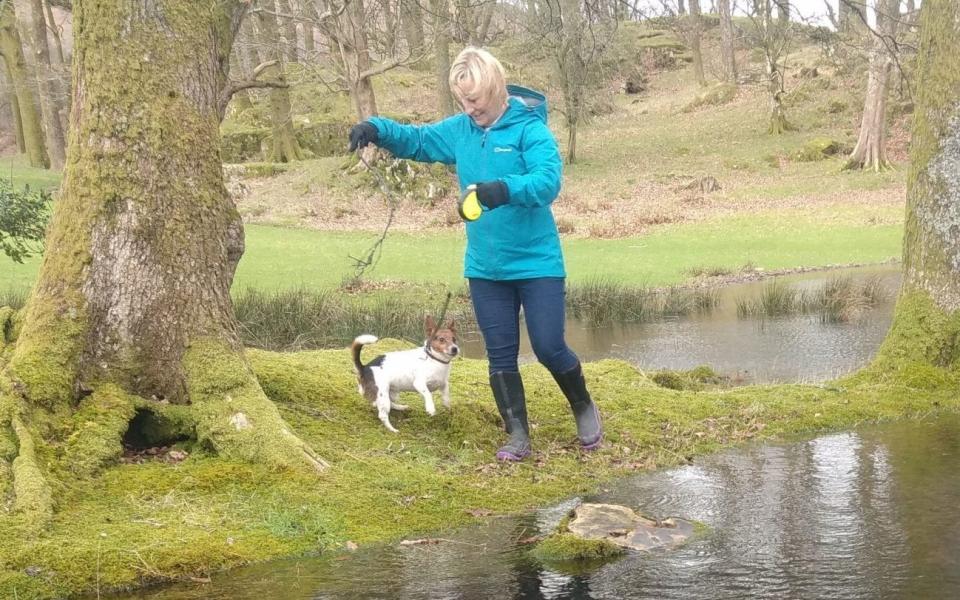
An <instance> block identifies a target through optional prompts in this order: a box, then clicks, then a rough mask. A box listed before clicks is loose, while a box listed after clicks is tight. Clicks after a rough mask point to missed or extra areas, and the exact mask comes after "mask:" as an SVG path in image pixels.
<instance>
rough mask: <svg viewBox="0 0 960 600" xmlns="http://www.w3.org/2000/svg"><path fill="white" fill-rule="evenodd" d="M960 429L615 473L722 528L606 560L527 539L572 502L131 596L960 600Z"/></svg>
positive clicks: (659, 502)
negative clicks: (534, 548) (583, 558)
mask: <svg viewBox="0 0 960 600" xmlns="http://www.w3.org/2000/svg"><path fill="white" fill-rule="evenodd" d="M958 434H960V417H957V416H955V415H952V416H945V417H941V418H939V419H938V420H935V421H930V422H921V423H917V422H909V423H898V424H892V425H887V426H883V427H875V428H870V429H863V430H860V431H857V432H850V433H841V434H835V435H829V436H824V437H821V438H817V439H814V440H810V441H803V442H798V443H793V444H784V445H771V446H755V447H748V448H745V449H740V450H737V451H731V452H727V453H724V454H719V455H715V456H710V457H706V458H704V459H702V460H698V461H697V463H696V464H694V465H690V466H685V467H680V468H676V469H670V470H665V471H661V472H655V473H651V474H648V475H643V476H638V477H635V478H631V479H628V480H624V481H621V482H618V483H617V484H616V485H614V486H612V487H611V488H610V489H606V490H604V491H603V493H601V494H599V495H598V496H596V497H592V498H587V500H591V501H602V502H615V503H621V504H625V505H628V506H631V507H639V508H640V509H641V510H642V511H643V512H645V513H646V514H648V515H650V516H654V517H667V516H671V515H676V516H682V517H685V518H689V519H694V520H697V521H700V522H702V523H704V524H706V525H707V526H708V527H709V531H708V533H707V534H705V535H703V536H702V537H700V538H698V539H695V540H694V541H692V542H690V543H688V544H687V545H685V546H682V547H681V548H679V549H676V550H673V551H664V552H656V553H649V554H632V555H628V556H627V557H625V558H622V559H620V560H617V561H615V562H612V563H607V564H605V565H603V566H600V567H598V568H594V569H586V570H585V569H579V568H577V567H576V566H563V565H541V564H538V563H537V562H536V561H534V560H533V559H531V558H530V557H529V554H528V547H527V546H524V545H521V544H518V543H517V541H518V540H521V539H523V538H525V537H528V536H531V535H533V534H535V533H539V532H546V531H549V530H550V529H552V528H553V527H554V526H555V525H556V523H557V522H558V521H559V520H560V519H561V518H562V517H563V515H564V514H565V513H566V512H567V511H568V510H569V509H570V508H571V507H572V506H573V505H574V504H575V503H576V502H577V499H572V500H570V501H569V502H566V503H563V504H561V505H558V506H555V507H551V508H549V509H546V510H543V511H538V512H536V513H532V514H527V515H522V516H519V517H504V518H495V519H492V520H491V521H490V522H489V523H488V524H486V525H484V526H482V527H476V528H471V529H468V530H465V531H461V532H458V533H456V534H449V535H447V534H444V536H443V537H445V538H446V539H448V540H449V541H447V542H444V543H441V544H437V545H424V546H412V547H400V546H390V547H386V548H380V549H375V550H369V551H358V552H356V553H354V554H347V555H338V556H334V557H330V558H319V559H313V560H298V561H288V562H282V563H271V564H268V565H260V566H256V567H251V568H249V569H243V570H238V571H235V572H231V573H229V574H225V575H223V576H220V577H217V578H215V581H214V583H213V584H209V585H203V586H191V587H179V588H172V589H165V590H158V591H153V592H146V593H142V594H140V595H135V596H125V598H153V599H154V600H185V599H188V598H190V599H194V598H213V599H217V598H231V599H236V600H253V599H256V600H260V599H261V598H272V599H273V598H275V599H278V600H294V599H296V600H299V599H330V600H333V599H343V598H346V599H349V598H364V599H367V598H384V599H398V598H402V599H406V598H410V599H424V600H426V599H431V600H433V599H437V598H450V599H464V600H467V599H470V600H473V599H484V598H491V599H493V598H496V599H503V598H518V599H611V600H613V599H625V598H626V599H641V598H651V599H652V598H657V599H671V598H677V599H680V598H683V599H691V598H692V599H698V598H704V599H708V598H709V599H716V598H777V599H780V598H830V599H841V598H871V599H872V598H950V597H960V525H958V523H960V503H958V502H957V498H958V497H960V472H958V470H957V469H956V464H957V463H958V461H960V442H958V440H960V435H958Z"/></svg>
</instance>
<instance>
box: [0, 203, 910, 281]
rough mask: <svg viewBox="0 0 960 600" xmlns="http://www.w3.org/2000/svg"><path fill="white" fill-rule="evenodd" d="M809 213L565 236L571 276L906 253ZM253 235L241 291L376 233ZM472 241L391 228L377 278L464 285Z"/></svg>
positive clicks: (676, 273)
mask: <svg viewBox="0 0 960 600" xmlns="http://www.w3.org/2000/svg"><path fill="white" fill-rule="evenodd" d="M805 212H806V211H804V212H798V213H797V214H791V213H770V214H760V215H754V216H735V217H728V218H723V219H716V220H713V221H708V222H703V223H694V224H689V225H670V226H666V227H663V228H660V229H658V230H656V231H655V232H653V233H651V234H650V235H647V236H642V237H632V238H622V239H613V240H598V239H586V238H579V239H565V240H564V242H563V246H564V255H565V257H566V260H567V274H568V277H569V279H570V281H571V282H583V281H587V280H589V279H592V278H602V279H606V280H610V281H612V282H622V283H626V284H630V285H634V286H641V285H643V286H666V285H673V284H677V283H681V282H683V281H685V280H686V279H688V278H689V276H690V275H689V273H690V271H692V270H696V269H697V268H699V267H702V265H704V264H708V263H709V264H710V265H711V267H713V268H728V269H730V270H731V271H735V270H737V269H739V268H740V267H741V266H742V265H744V264H745V263H752V264H753V265H754V266H756V267H758V268H761V269H765V270H773V269H786V268H794V267H801V266H805V267H811V266H827V265H840V264H862V263H877V262H883V261H885V260H889V259H891V258H897V257H899V256H900V249H901V236H902V235H903V233H902V226H901V225H899V224H891V225H869V224H864V223H860V224H858V223H857V222H856V216H855V215H846V216H845V215H844V213H843V211H841V210H838V211H837V213H836V214H835V215H834V217H835V221H836V222H835V223H819V222H815V221H814V219H813V218H811V217H809V216H806V214H805ZM847 217H849V218H847ZM246 233H247V250H246V253H245V254H244V257H243V259H242V260H241V261H240V266H239V267H238V269H237V275H236V279H235V281H234V290H235V291H237V290H244V289H247V288H254V289H259V290H280V289H296V288H304V289H313V290H318V289H330V288H334V287H337V286H339V285H340V284H341V283H342V282H343V281H344V279H347V278H349V277H351V276H352V275H353V273H354V268H353V264H354V263H353V261H352V260H351V259H350V256H351V255H352V256H355V257H359V256H363V254H364V252H365V251H366V250H367V249H368V248H369V247H370V245H371V244H372V243H373V242H374V241H375V239H376V237H377V236H376V234H372V233H370V234H361V233H339V232H318V231H309V230H303V229H285V228H280V227H266V226H258V225H248V226H247V228H246ZM464 245H465V238H464V237H463V234H462V233H460V232H439V233H430V234H423V235H413V234H405V233H394V234H390V235H389V236H388V237H387V241H386V244H385V246H384V250H383V256H382V259H381V260H380V262H379V263H378V264H377V265H376V267H375V268H374V269H373V270H372V271H371V272H370V274H369V278H370V279H373V280H393V281H402V282H410V283H434V282H439V283H440V284H443V285H445V286H449V287H458V286H460V285H461V284H462V283H463V278H462V275H463V251H464ZM428 250H429V251H428ZM39 265H40V258H38V257H34V258H32V259H28V260H26V261H25V263H24V264H22V265H17V264H14V263H13V262H12V261H10V260H3V261H0V289H25V288H27V287H29V286H31V285H32V283H33V280H34V279H35V277H36V273H37V269H38V268H39Z"/></svg>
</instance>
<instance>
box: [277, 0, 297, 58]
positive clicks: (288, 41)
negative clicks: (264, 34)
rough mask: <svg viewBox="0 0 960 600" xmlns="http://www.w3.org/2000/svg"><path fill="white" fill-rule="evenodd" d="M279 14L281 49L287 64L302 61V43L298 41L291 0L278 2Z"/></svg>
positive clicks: (279, 0)
mask: <svg viewBox="0 0 960 600" xmlns="http://www.w3.org/2000/svg"><path fill="white" fill-rule="evenodd" d="M277 12H278V13H280V14H281V15H282V16H281V17H280V32H281V33H282V34H283V35H282V38H283V39H282V41H281V44H280V45H281V47H282V51H283V55H284V58H285V59H286V62H287V63H294V64H295V63H297V62H299V61H300V43H299V42H298V41H297V40H298V38H297V21H296V19H294V11H293V3H292V2H290V0H277Z"/></svg>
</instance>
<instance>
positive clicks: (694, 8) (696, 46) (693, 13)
mask: <svg viewBox="0 0 960 600" xmlns="http://www.w3.org/2000/svg"><path fill="white" fill-rule="evenodd" d="M689 2H690V16H689V18H688V20H689V26H688V30H687V36H686V37H687V42H688V43H689V44H690V52H691V53H692V54H693V76H694V77H695V78H696V80H697V83H699V84H700V85H707V78H706V76H705V75H704V74H703V51H702V50H701V48H700V46H701V39H702V37H703V19H702V18H701V15H700V0H689Z"/></svg>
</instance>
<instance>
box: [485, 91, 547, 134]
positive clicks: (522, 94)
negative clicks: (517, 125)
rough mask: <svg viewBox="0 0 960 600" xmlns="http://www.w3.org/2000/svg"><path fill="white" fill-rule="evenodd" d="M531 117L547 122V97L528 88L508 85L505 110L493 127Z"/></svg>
mask: <svg viewBox="0 0 960 600" xmlns="http://www.w3.org/2000/svg"><path fill="white" fill-rule="evenodd" d="M531 118H533V119H539V120H541V121H543V122H544V123H546V122H547V97H546V96H544V95H543V94H541V93H540V92H538V91H536V90H531V89H530V88H525V87H523V86H519V85H508V86H507V112H506V113H504V115H503V117H502V118H501V119H500V120H499V121H498V122H497V123H496V124H495V125H494V127H499V126H503V125H507V124H509V123H513V122H515V121H521V120H525V119H531Z"/></svg>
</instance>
